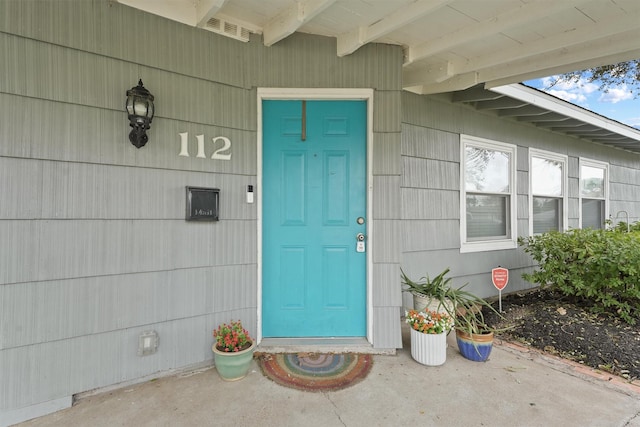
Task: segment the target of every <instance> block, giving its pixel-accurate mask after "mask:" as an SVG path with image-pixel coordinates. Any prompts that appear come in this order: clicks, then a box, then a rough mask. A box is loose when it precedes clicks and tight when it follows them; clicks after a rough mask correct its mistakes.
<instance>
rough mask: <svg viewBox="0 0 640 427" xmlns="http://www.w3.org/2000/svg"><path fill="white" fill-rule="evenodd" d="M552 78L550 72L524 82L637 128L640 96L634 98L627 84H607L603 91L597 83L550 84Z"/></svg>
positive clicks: (639, 124)
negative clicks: (543, 76) (610, 86)
mask: <svg viewBox="0 0 640 427" xmlns="http://www.w3.org/2000/svg"><path fill="white" fill-rule="evenodd" d="M551 81H553V76H551V77H545V78H542V79H537V80H529V81H526V82H524V84H525V85H527V86H531V87H534V88H536V89H540V90H542V91H544V92H547V93H549V94H550V95H553V96H556V97H558V98H560V99H563V100H565V101H567V102H570V103H572V104H575V105H578V106H580V107H582V108H586V109H587V110H590V111H593V112H594V113H598V114H600V115H603V116H605V117H608V118H610V119H613V120H617V121H619V122H621V123H624V124H625V125H628V126H632V127H635V128H636V129H640V97H638V98H635V99H634V95H633V94H632V93H631V92H630V91H629V90H628V89H627V87H626V85H622V86H618V87H615V88H610V89H609V91H608V92H607V93H604V92H602V91H600V90H599V89H598V88H599V86H598V84H597V83H588V82H586V81H580V82H571V83H564V82H563V83H560V84H557V85H555V86H553V87H551V88H550V87H549V86H550V82H551Z"/></svg>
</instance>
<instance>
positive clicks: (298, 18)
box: [263, 0, 336, 46]
mask: <svg viewBox="0 0 640 427" xmlns="http://www.w3.org/2000/svg"><path fill="white" fill-rule="evenodd" d="M335 2H336V0H307V1H300V2H295V3H294V4H293V5H291V6H290V7H288V8H286V9H285V10H283V11H282V12H280V13H279V14H278V15H276V16H275V17H274V18H273V19H271V20H270V21H269V22H268V23H267V24H266V25H265V26H264V30H263V37H264V45H265V46H272V45H274V44H275V43H278V42H279V41H280V40H282V39H284V38H286V37H289V36H290V35H291V34H293V33H294V32H295V31H296V30H297V29H298V28H300V27H301V26H302V25H304V24H305V23H307V22H309V21H311V20H312V19H313V18H314V17H315V16H317V15H318V14H320V13H322V12H323V11H324V10H325V9H327V8H328V7H329V6H331V5H332V4H333V3H335Z"/></svg>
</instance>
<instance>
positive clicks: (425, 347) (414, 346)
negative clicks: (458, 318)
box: [405, 310, 453, 366]
mask: <svg viewBox="0 0 640 427" xmlns="http://www.w3.org/2000/svg"><path fill="white" fill-rule="evenodd" d="M405 316H406V318H405V321H406V323H408V324H409V325H410V326H411V357H413V359H414V360H415V361H416V362H418V363H421V364H423V365H427V366H438V365H442V364H443V363H444V362H445V361H446V359H447V334H448V333H449V331H450V330H451V328H452V327H453V318H452V317H451V316H450V315H449V314H448V313H440V312H437V311H431V310H425V311H416V310H409V311H406V312H405Z"/></svg>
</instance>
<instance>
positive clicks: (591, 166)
mask: <svg viewBox="0 0 640 427" xmlns="http://www.w3.org/2000/svg"><path fill="white" fill-rule="evenodd" d="M608 175H609V165H608V164H607V163H603V162H597V161H595V160H587V159H580V227H581V228H594V229H598V228H604V221H605V219H606V212H607V209H608V206H607V205H608V197H609V194H608V193H609V176H608Z"/></svg>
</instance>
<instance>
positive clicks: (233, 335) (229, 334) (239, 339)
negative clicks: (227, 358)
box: [213, 320, 252, 353]
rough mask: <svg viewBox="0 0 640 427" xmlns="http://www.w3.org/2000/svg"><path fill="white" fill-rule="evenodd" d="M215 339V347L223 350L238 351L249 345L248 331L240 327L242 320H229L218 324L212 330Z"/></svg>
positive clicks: (250, 341)
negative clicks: (216, 327)
mask: <svg viewBox="0 0 640 427" xmlns="http://www.w3.org/2000/svg"><path fill="white" fill-rule="evenodd" d="M213 338H215V340H216V348H217V349H218V350H220V351H224V352H228V353H230V352H238V351H241V350H245V349H247V348H249V347H251V343H252V340H251V337H250V336H249V332H248V331H247V330H246V329H244V328H243V327H242V322H240V321H239V320H238V321H233V320H232V321H231V322H229V323H223V324H222V325H220V326H218V329H216V330H214V331H213Z"/></svg>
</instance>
